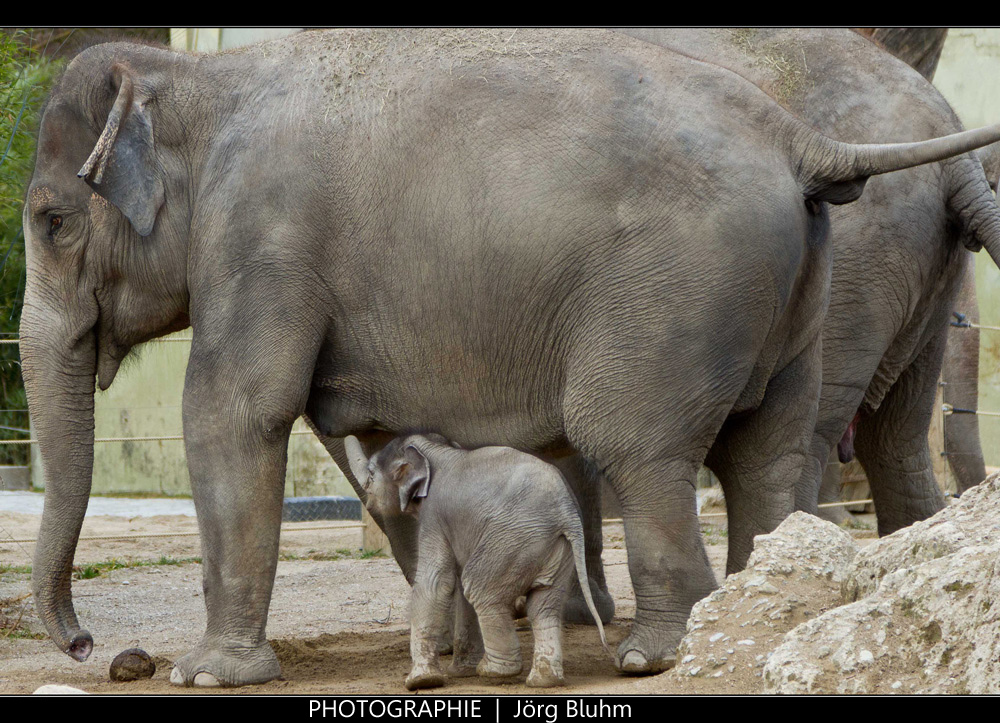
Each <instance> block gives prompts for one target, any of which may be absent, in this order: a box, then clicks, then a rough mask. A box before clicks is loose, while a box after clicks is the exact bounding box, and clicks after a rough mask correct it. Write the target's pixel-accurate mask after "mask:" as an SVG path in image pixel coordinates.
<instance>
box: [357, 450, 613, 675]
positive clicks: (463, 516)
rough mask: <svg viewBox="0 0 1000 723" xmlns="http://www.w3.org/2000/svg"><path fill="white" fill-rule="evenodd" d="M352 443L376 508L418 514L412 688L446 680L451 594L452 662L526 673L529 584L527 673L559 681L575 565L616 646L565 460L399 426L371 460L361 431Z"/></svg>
mask: <svg viewBox="0 0 1000 723" xmlns="http://www.w3.org/2000/svg"><path fill="white" fill-rule="evenodd" d="M344 447H345V449H346V451H347V456H348V459H349V460H350V463H351V469H352V470H353V472H354V475H355V477H356V478H357V479H358V480H359V481H360V482H361V484H362V485H364V488H365V491H366V494H367V501H366V504H367V506H368V508H369V509H373V510H376V511H378V512H379V513H380V514H382V515H383V516H386V517H388V516H390V515H402V514H412V515H417V514H419V518H420V534H419V547H418V550H417V559H418V562H417V573H416V580H415V581H414V584H413V590H412V593H411V599H410V619H411V620H410V622H411V633H410V655H411V657H412V659H413V669H412V670H411V671H410V674H409V676H407V678H406V687H407V688H408V689H409V690H415V689H417V688H432V687H437V686H440V685H443V684H444V675H443V673H442V671H441V667H440V665H439V662H438V640H439V639H440V638H441V636H442V634H443V633H444V632H445V630H446V628H447V626H448V622H449V619H448V618H449V610H450V609H451V602H452V600H453V599H454V601H455V618H454V620H455V633H454V652H453V657H452V665H451V668H450V669H449V671H448V672H449V674H451V675H454V676H468V675H473V674H475V673H478V674H479V675H482V676H487V677H508V676H513V675H517V674H519V673H520V672H521V646H520V643H519V642H518V638H517V632H516V630H515V628H514V617H513V610H514V604H515V601H516V600H517V599H518V597H520V596H522V595H525V596H527V602H526V606H527V614H528V619H529V620H530V622H531V629H532V632H533V633H534V637H535V650H534V659H533V660H532V664H531V673H530V674H529V675H528V685H530V686H533V687H549V686H554V685H561V684H562V683H563V668H562V611H563V602H564V600H565V598H566V595H567V594H568V592H569V589H570V583H571V580H572V577H573V569H574V567H575V568H576V574H577V576H578V578H579V581H580V587H581V589H582V590H583V593H584V596H585V598H586V601H587V605H588V607H589V608H590V612H591V614H592V615H593V616H594V621H595V622H596V623H597V627H598V630H599V631H600V635H601V643H602V644H603V645H604V648H605V650H608V646H607V641H606V639H605V637H604V628H603V627H602V625H601V619H600V616H599V615H598V614H597V610H596V608H595V607H594V601H593V600H592V599H591V596H590V584H589V583H588V581H587V571H586V567H585V564H584V547H583V526H582V523H581V521H580V513H579V510H578V509H577V505H576V501H575V500H574V498H573V496H572V495H571V494H570V491H569V488H568V487H567V486H566V482H565V481H564V480H563V477H562V474H561V473H560V472H559V470H557V469H556V468H555V467H553V466H552V465H550V464H546V463H545V462H542V461H541V460H540V459H538V458H536V457H533V456H531V455H529V454H524V453H522V452H518V451H517V450H514V449H510V448H509V447H484V448H482V449H476V450H464V449H460V448H457V447H455V446H453V445H452V444H450V443H449V442H448V440H446V439H445V438H444V437H441V436H440V435H436V434H427V435H419V434H414V435H409V436H405V437H397V438H396V439H393V440H392V441H391V442H390V443H389V444H388V445H386V446H385V447H384V448H383V449H382V450H381V451H380V452H378V453H377V454H375V455H373V456H372V458H371V459H370V460H369V459H366V458H365V455H364V452H363V451H362V449H361V445H360V444H359V443H358V440H357V439H356V438H354V437H347V438H346V439H345V440H344ZM458 581H460V583H461V584H460V586H456V582H458ZM477 618H478V625H477V624H476V619H477ZM609 655H610V651H609ZM477 663H478V665H477Z"/></svg>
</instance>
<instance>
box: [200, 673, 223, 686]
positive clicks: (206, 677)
mask: <svg viewBox="0 0 1000 723" xmlns="http://www.w3.org/2000/svg"><path fill="white" fill-rule="evenodd" d="M194 685H195V687H196V688H218V687H219V686H220V685H221V683H219V679H218V678H216V677H215V676H214V675H212V674H211V673H198V675H196V676H194Z"/></svg>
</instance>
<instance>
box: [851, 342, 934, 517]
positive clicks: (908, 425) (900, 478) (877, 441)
mask: <svg viewBox="0 0 1000 723" xmlns="http://www.w3.org/2000/svg"><path fill="white" fill-rule="evenodd" d="M945 333H946V331H945V329H942V331H941V333H940V334H938V336H936V337H935V338H934V339H933V340H932V341H931V342H930V343H929V344H928V345H927V346H926V347H924V349H923V351H921V352H920V354H919V355H918V356H917V358H916V360H915V361H914V362H913V363H912V364H911V365H910V366H909V367H908V368H907V369H906V370H905V371H904V372H903V373H902V374H901V375H900V376H899V379H897V380H896V383H895V384H893V386H892V387H891V388H890V389H889V392H888V394H886V396H885V398H884V399H883V400H882V403H881V404H880V405H879V408H878V409H877V410H875V412H874V413H873V414H870V415H867V416H864V417H862V419H861V421H860V422H859V424H858V435H857V439H856V441H855V449H856V450H857V454H858V459H859V460H860V461H861V465H862V466H863V467H864V468H865V474H866V475H867V476H868V484H869V486H870V487H871V492H872V500H873V501H874V502H875V512H876V514H877V516H878V531H879V534H880V535H888V534H890V533H892V532H895V531H896V530H898V529H900V528H902V527H906V526H908V525H911V524H913V523H914V522H917V521H919V520H923V519H926V518H928V517H930V516H931V515H933V514H934V513H935V512H937V511H938V510H940V509H942V508H943V507H944V495H943V493H942V492H941V489H940V488H939V487H938V484H937V480H936V479H935V477H934V469H933V465H932V463H931V456H930V447H929V445H928V443H927V432H928V429H929V427H930V422H931V416H932V414H933V409H934V399H935V397H936V394H937V382H938V373H939V371H940V368H941V357H942V353H943V347H944V340H945Z"/></svg>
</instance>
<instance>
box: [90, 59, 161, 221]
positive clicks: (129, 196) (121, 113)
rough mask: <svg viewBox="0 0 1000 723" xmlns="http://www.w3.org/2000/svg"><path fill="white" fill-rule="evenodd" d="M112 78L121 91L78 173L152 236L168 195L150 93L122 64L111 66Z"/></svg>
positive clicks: (111, 81)
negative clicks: (154, 125) (156, 138)
mask: <svg viewBox="0 0 1000 723" xmlns="http://www.w3.org/2000/svg"><path fill="white" fill-rule="evenodd" d="M109 81H110V83H111V87H112V89H117V96H116V97H115V102H114V105H113V106H112V107H111V111H110V112H109V113H108V120H107V121H106V123H105V124H104V130H103V131H101V135H100V137H99V138H98V139H97V144H96V145H95V146H94V150H93V151H91V153H90V157H88V158H87V161H86V163H84V164H83V167H82V168H81V169H80V171H79V172H78V173H77V176H78V177H80V178H82V179H83V180H85V181H86V182H87V185H89V186H90V187H91V188H93V189H94V190H95V191H96V192H97V193H98V194H99V195H100V196H102V197H104V198H106V199H107V200H109V201H110V202H111V203H113V204H114V205H115V206H116V207H117V208H118V210H119V211H121V212H122V213H123V214H125V217H126V218H128V220H129V221H131V222H132V226H133V227H134V228H135V230H136V231H138V232H139V235H140V236H149V234H151V233H152V232H153V223H154V222H155V221H156V214H157V213H158V212H159V210H160V207H161V206H162V205H163V199H164V191H163V179H162V173H163V169H162V167H161V166H160V162H159V160H158V159H157V157H156V153H155V149H154V146H153V124H152V120H151V113H150V109H149V103H150V102H151V97H150V94H149V92H148V91H144V90H143V89H142V88H140V87H139V86H138V85H137V84H136V82H135V80H134V79H133V77H132V73H131V72H130V71H129V70H128V68H126V67H125V66H124V65H122V64H121V63H116V64H115V65H114V66H112V68H111V74H110V78H109ZM112 92H114V90H113V91H112Z"/></svg>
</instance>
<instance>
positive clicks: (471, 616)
mask: <svg viewBox="0 0 1000 723" xmlns="http://www.w3.org/2000/svg"><path fill="white" fill-rule="evenodd" d="M454 607H455V615H454V638H453V639H454V650H453V654H452V658H451V665H450V666H449V667H448V675H450V676H452V677H453V678H466V677H469V676H473V675H475V674H476V666H477V665H478V664H479V661H480V660H481V659H482V657H483V636H482V634H481V633H480V631H479V620H478V619H477V618H476V611H475V610H474V609H473V608H472V605H471V604H470V603H469V601H468V600H466V599H465V595H464V594H463V593H462V586H461V585H456V586H455V593H454Z"/></svg>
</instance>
